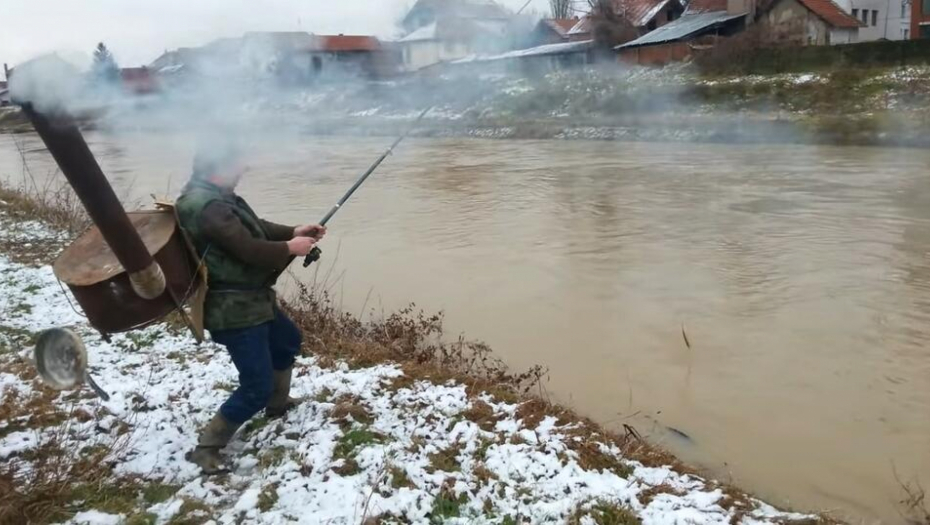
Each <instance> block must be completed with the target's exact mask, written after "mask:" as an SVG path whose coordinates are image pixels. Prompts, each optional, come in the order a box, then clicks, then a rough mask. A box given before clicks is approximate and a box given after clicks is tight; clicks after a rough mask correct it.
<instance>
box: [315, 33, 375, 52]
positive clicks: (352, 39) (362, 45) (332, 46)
mask: <svg viewBox="0 0 930 525" xmlns="http://www.w3.org/2000/svg"><path fill="white" fill-rule="evenodd" d="M315 40H316V42H314V44H313V47H314V48H315V49H319V50H321V51H329V52H340V51H379V50H380V49H381V41H379V40H378V39H377V38H375V37H373V36H362V35H317V36H316V39H315Z"/></svg>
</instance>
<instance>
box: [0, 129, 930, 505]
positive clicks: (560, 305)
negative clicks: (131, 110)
mask: <svg viewBox="0 0 930 525" xmlns="http://www.w3.org/2000/svg"><path fill="white" fill-rule="evenodd" d="M188 139H189V138H186V137H167V136H165V135H161V134H155V133H129V134H121V135H119V136H108V135H105V134H100V133H92V134H90V135H89V137H88V140H89V142H90V143H91V147H92V149H93V150H94V151H95V153H96V154H97V155H98V157H99V159H100V161H101V164H102V165H103V167H104V170H105V171H106V172H107V174H108V175H109V177H110V178H111V180H112V181H113V182H114V185H115V186H116V187H117V189H118V193H121V194H122V195H124V196H126V197H127V199H128V200H129V201H132V202H147V201H149V200H150V199H149V198H148V197H147V196H148V195H149V194H151V193H158V194H165V193H169V194H174V193H176V192H177V190H178V189H179V188H180V186H181V184H182V183H183V181H184V179H185V178H186V176H187V174H188V166H189V163H190V158H191V146H190V143H191V141H190V140H188ZM390 140H391V139H390V138H365V139H357V138H334V137H331V138H318V137H304V138H302V139H301V141H299V142H298V141H294V140H289V141H283V140H272V139H269V140H268V141H267V143H266V144H263V145H260V147H257V148H255V151H254V156H253V158H252V159H251V164H250V165H251V171H250V173H249V174H248V175H247V179H246V180H245V181H244V182H243V185H242V187H241V189H240V193H241V194H243V195H244V196H246V197H247V198H248V199H249V201H250V202H251V203H252V204H253V206H254V207H255V208H256V209H257V210H258V211H259V212H260V213H261V214H263V215H265V216H266V217H267V218H269V219H272V220H276V221H278V222H284V223H297V222H308V221H309V222H313V221H315V220H318V218H319V217H321V216H322V215H323V213H324V212H325V211H326V210H327V209H328V208H329V206H330V205H331V204H332V203H333V202H334V201H335V200H336V199H337V198H338V197H339V196H340V195H341V194H342V192H343V191H344V190H345V189H346V188H347V187H348V186H349V185H350V184H351V183H352V182H353V181H354V179H355V177H357V175H358V174H359V173H361V172H362V171H363V170H364V169H365V168H366V167H367V166H368V164H369V163H370V162H371V161H372V160H373V159H374V158H375V157H377V155H378V154H380V153H381V152H382V151H383V149H384V148H385V147H386V145H387V144H388V143H389V142H390ZM19 150H22V152H23V153H24V154H25V157H26V159H27V163H26V165H27V166H28V167H29V169H30V171H31V172H32V175H33V176H34V177H35V178H37V179H39V180H44V179H45V178H47V177H49V176H50V175H51V174H53V173H54V169H53V164H52V162H51V159H50V158H49V156H48V155H47V153H45V152H44V151H43V150H42V147H41V143H40V142H39V141H38V139H37V138H36V137H35V136H31V135H20V136H16V137H11V136H9V135H2V136H0V176H4V177H6V178H8V179H12V180H13V181H21V180H23V162H22V160H21V158H20V151H19ZM928 166H930V152H928V151H921V150H916V149H913V150H907V149H900V150H898V149H879V148H864V147H854V148H852V147H850V148H841V147H805V146H769V145H761V146H760V145H753V146H732V145H706V144H669V143H620V142H583V141H575V142H569V141H564V142H556V141H546V142H541V141H539V142H537V141H481V140H438V139H429V140H410V141H409V142H407V143H405V144H404V145H403V146H402V147H401V149H400V150H399V151H398V152H397V153H396V154H395V156H393V157H392V158H390V159H388V161H387V162H386V163H385V164H384V165H383V167H382V169H381V170H379V171H378V172H377V173H376V174H375V176H374V177H373V178H372V179H371V180H370V181H369V182H368V184H367V185H366V186H365V187H363V188H362V190H361V191H360V192H359V193H358V194H357V195H356V197H355V198H354V199H353V200H352V201H351V202H350V203H349V204H348V205H347V206H346V207H345V208H343V210H342V211H341V212H340V214H339V215H337V217H336V218H335V219H334V221H333V222H332V223H331V227H330V235H329V236H328V238H327V239H326V242H325V246H324V249H325V252H326V253H325V257H326V259H324V264H323V265H322V266H321V267H320V268H322V269H324V270H325V269H329V268H330V267H332V272H331V274H330V275H331V277H330V281H331V282H332V286H333V289H334V291H335V292H336V293H337V295H338V296H339V297H340V298H341V299H340V300H341V301H342V304H343V306H344V307H345V308H346V309H347V310H349V311H354V312H358V313H360V312H362V311H363V310H366V309H367V310H370V309H371V308H375V309H376V310H377V311H379V312H380V311H389V310H392V309H395V308H397V307H400V306H404V305H406V304H407V303H409V302H411V301H413V302H415V303H416V304H417V305H418V306H420V307H423V308H424V309H426V310H428V311H436V310H443V311H445V312H446V314H447V320H448V324H447V326H448V328H449V331H450V332H451V333H452V334H455V333H458V332H464V333H465V334H466V336H468V337H470V338H476V339H481V340H484V341H486V342H488V343H489V344H490V345H491V346H492V347H493V348H494V349H495V350H496V352H497V353H498V354H499V355H500V356H501V357H502V358H504V359H505V360H506V362H507V363H509V364H510V365H512V366H513V367H514V368H517V369H521V368H526V367H528V366H530V365H533V364H542V365H544V366H547V367H548V368H549V369H550V371H551V374H550V375H551V380H550V381H549V382H548V383H547V384H546V388H547V390H548V392H549V395H551V396H552V397H553V398H554V399H555V400H557V401H559V402H562V403H564V404H566V405H569V406H571V407H573V408H576V409H578V410H579V411H581V412H582V413H584V414H586V415H589V416H591V417H593V418H595V419H597V420H599V421H601V422H603V423H605V424H607V425H611V426H615V427H619V426H620V425H622V424H623V423H631V424H633V425H634V426H635V427H637V428H638V429H639V430H640V431H641V432H642V433H643V434H646V435H649V436H651V437H652V439H654V440H656V441H658V442H660V443H662V444H664V445H666V446H668V447H670V448H671V449H672V450H673V451H674V452H676V453H677V454H679V455H680V456H681V457H682V458H683V459H684V460H685V461H688V462H692V463H695V464H697V465H699V466H701V467H703V468H705V469H706V470H707V471H708V473H709V474H712V475H714V476H718V477H721V478H723V479H725V480H730V481H733V482H735V483H736V484H738V485H740V486H742V487H744V488H746V489H748V490H750V491H752V492H754V493H756V494H758V495H759V496H760V497H763V498H765V499H768V500H770V501H772V502H773V503H778V504H787V505H790V506H792V507H794V508H797V509H803V510H811V509H813V510H835V511H837V512H838V513H840V515H841V516H845V517H849V518H851V519H853V520H854V521H856V522H859V521H865V522H875V521H878V520H881V521H885V522H889V523H894V522H901V521H902V518H901V517H900V515H899V514H898V511H897V510H896V509H897V507H896V502H897V501H899V500H900V499H901V498H902V495H903V494H902V491H901V490H900V487H899V485H898V483H897V482H896V479H895V472H897V476H898V477H900V478H901V479H902V480H909V479H913V478H914V477H916V476H918V475H921V476H922V478H921V479H922V480H923V483H924V484H925V485H930V345H928V343H930V170H928ZM337 253H338V255H337ZM294 269H295V272H296V273H297V275H298V276H299V277H300V278H304V279H311V278H312V277H313V275H314V274H313V272H312V270H304V269H302V268H298V266H297V265H295V266H294ZM333 276H337V277H338V276H341V278H339V279H335V278H334V277H333ZM317 278H319V275H318V276H317ZM683 326H684V327H685V330H686V332H687V335H688V338H689V340H690V342H691V349H688V348H687V347H686V346H685V343H684V340H683V337H682V328H683ZM669 427H672V428H674V429H677V430H678V431H680V432H682V433H684V434H686V435H687V437H684V436H683V435H682V434H679V433H676V432H674V431H669V430H667V429H668V428H669Z"/></svg>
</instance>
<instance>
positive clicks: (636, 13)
mask: <svg viewBox="0 0 930 525" xmlns="http://www.w3.org/2000/svg"><path fill="white" fill-rule="evenodd" d="M669 2H675V3H677V2H678V0H621V1H620V2H616V6H617V9H618V12H622V14H623V17H624V18H626V19H627V20H629V21H630V23H631V24H633V25H634V26H635V27H643V26H645V25H646V24H648V23H649V21H650V20H652V19H653V18H655V16H656V15H657V14H659V11H661V10H662V9H663V8H664V7H665V6H666V5H668V4H669Z"/></svg>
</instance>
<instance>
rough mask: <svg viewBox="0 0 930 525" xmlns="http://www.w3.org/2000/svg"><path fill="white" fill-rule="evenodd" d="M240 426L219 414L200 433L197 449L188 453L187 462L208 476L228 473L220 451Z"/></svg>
mask: <svg viewBox="0 0 930 525" xmlns="http://www.w3.org/2000/svg"><path fill="white" fill-rule="evenodd" d="M239 426H240V425H237V424H234V423H232V422H230V421H229V420H227V419H226V418H225V417H223V415H222V414H220V413H217V414H216V415H215V416H213V419H211V420H210V422H209V423H208V424H207V426H206V428H204V429H203V432H201V433H200V438H199V439H198V440H197V448H195V449H194V450H192V451H190V452H188V453H187V456H186V458H187V460H188V461H190V462H191V463H194V464H196V465H197V466H199V467H200V468H201V469H202V470H203V473H204V474H206V475H208V476H210V475H213V474H222V473H224V472H228V469H227V468H226V467H225V465H224V462H223V457H222V456H221V455H220V450H222V449H223V448H224V447H225V446H226V445H228V444H229V441H230V440H231V439H232V437H233V435H234V434H235V433H236V430H238V429H239Z"/></svg>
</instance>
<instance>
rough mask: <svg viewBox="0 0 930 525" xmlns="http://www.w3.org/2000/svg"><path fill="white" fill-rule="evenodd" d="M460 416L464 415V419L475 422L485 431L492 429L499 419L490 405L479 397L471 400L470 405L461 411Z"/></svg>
mask: <svg viewBox="0 0 930 525" xmlns="http://www.w3.org/2000/svg"><path fill="white" fill-rule="evenodd" d="M462 416H464V417H465V419H467V420H469V421H471V422H473V423H475V424H477V425H478V427H479V428H480V429H481V430H485V431H487V432H490V431H492V430H494V427H495V426H496V425H497V422H498V421H499V418H498V417H497V415H496V414H495V413H494V409H493V408H491V405H489V404H487V403H485V402H484V401H482V400H480V399H475V400H473V401H472V402H471V407H469V408H468V410H466V411H465V412H463V413H462Z"/></svg>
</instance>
